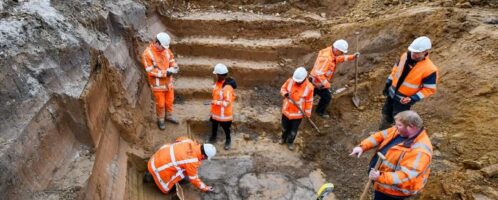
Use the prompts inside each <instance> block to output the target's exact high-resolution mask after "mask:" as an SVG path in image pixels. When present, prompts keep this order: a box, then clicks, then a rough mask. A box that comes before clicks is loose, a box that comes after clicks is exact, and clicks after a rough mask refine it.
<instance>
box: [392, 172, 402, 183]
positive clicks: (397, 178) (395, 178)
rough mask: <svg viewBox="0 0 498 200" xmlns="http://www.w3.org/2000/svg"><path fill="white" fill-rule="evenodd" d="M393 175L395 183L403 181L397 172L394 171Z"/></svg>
mask: <svg viewBox="0 0 498 200" xmlns="http://www.w3.org/2000/svg"><path fill="white" fill-rule="evenodd" d="M391 174H392V177H393V184H395V185H397V184H400V183H401V179H399V176H398V174H396V172H392V173H391Z"/></svg>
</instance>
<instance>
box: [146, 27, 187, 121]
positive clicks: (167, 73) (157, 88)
mask: <svg viewBox="0 0 498 200" xmlns="http://www.w3.org/2000/svg"><path fill="white" fill-rule="evenodd" d="M170 40H171V39H170V37H169V35H168V34H167V33H164V32H163V33H159V34H157V36H156V40H155V41H154V42H152V43H151V44H150V45H149V46H148V47H147V48H146V49H145V51H144V52H143V53H142V62H143V65H144V67H145V71H146V72H147V78H148V81H149V85H150V87H151V89H152V93H153V94H154V98H155V101H156V114H157V123H158V126H159V129H161V130H164V129H165V124H164V121H165V118H166V120H168V121H170V122H172V123H174V124H178V121H177V120H176V119H175V118H174V117H173V101H174V99H175V96H174V88H173V76H172V75H173V74H176V73H178V70H179V68H178V65H177V64H176V62H175V58H174V56H173V53H172V52H171V50H170V49H169V43H170Z"/></svg>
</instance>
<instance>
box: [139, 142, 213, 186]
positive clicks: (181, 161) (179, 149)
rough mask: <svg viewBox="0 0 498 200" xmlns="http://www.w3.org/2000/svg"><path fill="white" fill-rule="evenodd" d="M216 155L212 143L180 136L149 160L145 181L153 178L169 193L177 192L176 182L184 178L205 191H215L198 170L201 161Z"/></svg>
mask: <svg viewBox="0 0 498 200" xmlns="http://www.w3.org/2000/svg"><path fill="white" fill-rule="evenodd" d="M214 155H216V148H215V147H214V146H213V145H212V144H202V145H201V144H198V143H196V142H194V141H192V140H190V139H188V138H187V137H180V138H178V139H177V140H176V141H175V143H172V144H166V145H164V146H162V147H161V148H160V149H159V150H158V151H157V152H156V153H154V155H152V157H151V158H150V160H149V163H148V165H147V168H148V170H147V172H145V176H144V181H145V182H151V181H152V179H153V180H154V182H155V183H156V185H157V187H159V189H160V190H161V191H162V192H163V193H165V194H168V193H170V191H173V192H172V193H174V192H175V184H176V183H178V182H179V181H181V180H182V179H184V178H187V179H188V180H189V181H190V183H192V184H193V185H194V186H195V187H197V188H199V189H200V190H202V191H203V192H211V191H213V187H210V186H207V185H206V184H205V183H204V182H202V180H201V179H200V178H199V176H198V174H197V171H198V169H199V167H200V166H201V161H202V160H205V159H209V160H210V159H211V158H212V157H213V156H214Z"/></svg>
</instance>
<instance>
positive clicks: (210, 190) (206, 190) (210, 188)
mask: <svg viewBox="0 0 498 200" xmlns="http://www.w3.org/2000/svg"><path fill="white" fill-rule="evenodd" d="M204 192H214V188H213V187H211V186H207V187H206V189H205V190H204Z"/></svg>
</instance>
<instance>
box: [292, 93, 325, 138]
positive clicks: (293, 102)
mask: <svg viewBox="0 0 498 200" xmlns="http://www.w3.org/2000/svg"><path fill="white" fill-rule="evenodd" d="M287 99H289V100H290V101H291V102H292V104H294V105H296V107H297V109H299V111H300V112H301V113H303V116H304V118H306V119H307V120H308V122H310V124H311V126H313V128H315V130H316V132H317V133H318V134H321V132H320V129H318V126H316V124H315V123H314V122H313V121H311V119H310V118H309V117H308V116H306V113H304V111H303V109H301V107H299V105H298V104H297V103H296V101H294V99H292V98H290V97H287Z"/></svg>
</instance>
